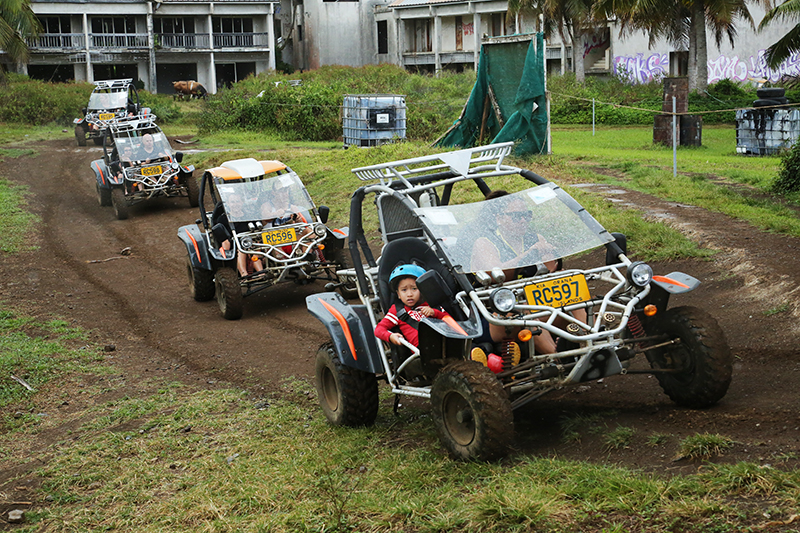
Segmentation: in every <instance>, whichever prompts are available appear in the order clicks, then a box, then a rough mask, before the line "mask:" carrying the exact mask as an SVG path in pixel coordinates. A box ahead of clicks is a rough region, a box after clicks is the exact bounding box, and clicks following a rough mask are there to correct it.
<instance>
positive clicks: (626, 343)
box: [307, 143, 732, 459]
mask: <svg viewBox="0 0 800 533" xmlns="http://www.w3.org/2000/svg"><path fill="white" fill-rule="evenodd" d="M511 148H512V143H502V144H495V145H489V146H484V147H478V148H473V149H466V150H459V151H455V152H449V153H442V154H439V155H433V156H425V157H418V158H414V159H408V160H403V161H395V162H390V163H385V164H379V165H374V166H370V167H364V168H358V169H354V170H353V172H354V173H355V174H356V176H358V177H359V178H360V179H361V180H363V181H365V182H366V184H365V185H364V186H362V187H361V188H359V189H358V190H356V191H355V193H354V194H353V196H352V203H351V211H350V217H351V218H350V232H351V233H350V241H349V249H350V252H351V255H352V260H353V266H354V268H353V274H354V275H355V276H356V279H357V288H358V292H359V297H360V300H361V303H360V304H358V305H350V304H348V303H347V302H345V301H344V300H343V299H342V298H340V297H339V295H338V294H335V293H321V294H314V295H310V296H308V297H307V306H308V310H309V312H311V313H312V314H313V315H314V316H315V317H316V318H318V319H319V320H320V321H321V322H322V323H323V324H324V325H325V326H326V328H327V329H328V332H329V333H330V336H331V340H330V342H327V343H325V344H324V345H323V346H322V347H321V348H320V349H319V351H318V353H317V357H316V371H315V373H316V383H317V391H318V395H319V400H320V403H321V406H322V410H323V411H324V413H325V415H326V417H327V419H328V420H329V421H330V422H331V423H333V424H335V425H347V426H358V425H371V424H373V423H374V421H375V418H376V414H377V410H378V386H377V383H378V380H379V379H380V380H385V381H386V382H387V383H388V384H389V386H390V387H391V390H392V392H393V393H394V394H395V408H396V406H397V400H398V399H399V397H400V396H403V395H406V396H416V397H421V398H428V399H429V400H430V402H431V410H432V419H433V421H434V425H435V427H436V431H437V433H438V435H439V437H440V440H441V442H442V443H443V445H444V447H445V448H446V449H447V450H448V452H449V453H450V454H451V455H452V456H453V457H455V458H460V459H491V458H494V457H498V456H502V455H503V454H506V453H507V452H508V449H509V445H510V443H511V442H512V436H513V431H514V418H513V414H512V413H513V411H514V410H515V409H518V408H519V407H521V406H523V405H525V404H527V403H529V402H531V401H533V400H535V399H537V398H540V397H541V396H543V395H544V394H546V393H548V392H550V391H553V390H556V389H559V388H562V387H564V386H567V385H574V384H578V383H582V382H587V381H592V380H597V379H600V378H603V377H606V376H611V375H616V374H626V373H630V372H634V371H636V372H646V373H652V374H655V376H656V377H657V378H658V382H659V384H660V385H661V387H662V389H663V390H664V392H666V394H667V395H668V396H669V397H670V398H671V399H672V400H673V401H674V402H676V403H677V404H679V405H681V406H686V407H690V408H704V407H708V406H711V405H713V404H714V403H716V402H717V401H719V400H720V399H721V398H722V397H723V396H724V395H725V394H726V392H727V389H728V386H729V383H730V380H731V371H732V359H731V352H730V350H729V348H728V345H727V342H726V339H725V335H724V333H723V331H722V330H721V329H720V327H719V325H718V324H717V322H716V320H715V319H714V318H712V317H711V316H710V315H709V314H708V313H706V312H705V311H703V310H701V309H698V308H694V307H674V308H668V303H669V299H670V296H671V295H673V294H681V293H684V292H687V291H691V290H693V289H694V288H695V287H697V286H698V284H699V281H698V280H696V279H695V278H693V277H691V276H689V275H687V274H684V273H681V272H673V273H671V274H668V275H666V276H659V275H653V271H652V269H651V267H650V266H649V265H647V264H646V263H644V262H641V261H631V260H630V259H629V258H628V257H627V256H626V247H627V246H626V239H625V237H624V235H622V234H612V233H609V232H608V231H606V230H605V229H604V228H603V227H602V226H601V225H600V224H599V223H598V222H597V221H596V220H595V219H594V218H593V217H592V216H591V215H589V214H588V213H587V212H586V211H585V210H584V209H583V208H582V207H581V205H579V204H578V202H577V201H575V200H574V199H573V198H572V197H571V196H570V195H569V194H568V193H567V192H566V191H564V190H563V189H562V188H560V187H558V186H557V185H556V184H554V183H552V182H549V181H548V180H547V179H545V178H543V177H541V176H539V175H538V174H535V173H534V172H531V171H529V170H524V169H520V168H516V167H513V166H509V165H506V164H504V163H503V160H504V158H505V156H507V155H508V154H509V153H510V150H511ZM513 176H516V177H519V178H520V180H519V182H518V185H519V186H520V187H527V188H524V189H523V190H520V191H518V192H513V193H510V194H506V195H505V196H499V197H496V198H493V199H489V200H486V199H484V197H485V196H484V195H486V194H487V193H488V192H489V191H490V190H491V189H490V187H489V186H488V184H487V181H489V180H490V179H495V180H497V179H502V180H503V183H508V182H509V181H508V180H509V178H510V177H513ZM525 180H527V181H525ZM476 185H477V189H476V187H475V186H476ZM470 195H472V196H470ZM470 197H471V198H473V199H474V201H473V202H465V203H460V204H455V203H453V202H451V200H452V199H454V198H460V199H463V198H470ZM367 198H369V200H370V201H369V202H367V201H366V200H367ZM365 205H370V206H371V205H375V206H376V207H377V212H378V220H379V223H380V228H379V230H380V233H381V237H382V240H383V248H382V250H381V253H380V255H379V257H378V258H377V259H375V258H374V255H373V253H372V251H371V250H370V247H369V246H368V245H367V240H366V238H365V231H366V229H365V228H364V225H363V218H362V209H363V207H364V206H365ZM509 230H513V231H511V232H509ZM515 232H516V233H522V234H525V236H526V237H527V236H531V238H530V239H529V241H528V242H529V244H526V245H524V246H522V247H520V246H519V245H517V250H516V251H515V252H514V253H510V252H509V251H508V250H509V249H510V248H512V247H511V246H509V247H508V248H506V249H505V253H504V254H502V255H503V257H502V260H501V264H499V265H497V266H496V267H491V265H487V264H485V263H484V262H483V260H484V259H485V256H486V255H487V254H486V253H485V252H484V251H483V250H484V248H483V246H484V245H486V243H493V244H492V245H493V246H496V247H497V249H498V250H499V249H503V248H504V247H505V244H504V243H503V241H508V242H509V243H510V242H512V241H513V240H515V239H514V237H515ZM520 240H522V239H516V242H519V241H520ZM531 243H532V244H531ZM601 247H605V264H600V265H598V266H596V267H593V268H587V269H574V268H573V269H570V268H563V261H561V260H562V259H563V258H567V257H570V256H575V255H576V254H582V255H583V257H584V258H585V259H581V260H582V261H583V260H589V259H594V258H595V257H596V256H599V259H597V262H602V254H591V253H589V251H590V250H593V249H595V248H601ZM476 252H477V253H476ZM573 260H574V261H576V259H574V258H573ZM408 263H413V264H416V265H419V266H421V267H422V268H423V269H425V273H424V274H423V275H421V276H420V277H419V278H418V279H417V286H418V287H419V289H420V291H421V293H422V296H423V298H424V299H425V300H427V302H428V303H429V304H431V305H435V306H441V307H442V308H444V310H445V311H447V312H448V313H449V314H450V315H451V317H452V320H449V321H448V320H436V319H433V318H423V319H422V320H421V321H419V324H418V333H419V345H418V346H413V345H411V344H408V343H405V345H401V346H397V345H393V344H387V345H384V344H383V343H382V342H379V341H377V340H376V338H375V335H374V333H373V332H374V328H375V325H376V323H377V322H378V320H379V319H380V317H381V316H382V315H383V314H384V313H386V312H387V309H388V308H389V307H390V306H391V304H392V302H393V301H394V300H393V298H394V295H393V294H391V290H390V286H389V283H388V279H389V274H390V273H391V272H392V270H393V269H394V268H395V267H396V266H397V265H400V264H408ZM553 263H556V266H552V267H548V266H547V265H548V264H549V265H552V264H553ZM558 263H561V265H560V266H558V265H557V264H558ZM492 330H495V331H497V330H499V331H500V333H501V335H500V337H499V338H496V337H494V335H493V334H492ZM487 332H488V333H489V335H487ZM545 334H547V335H550V336H551V337H552V338H553V339H557V340H558V342H557V343H556V346H557V349H554V350H552V353H543V350H537V348H536V344H537V337H539V336H542V335H545ZM539 340H540V341H541V340H542V339H539ZM484 342H485V343H484ZM476 348H477V349H476ZM639 355H643V356H644V358H646V360H647V362H649V366H643V365H638V366H639V367H642V368H641V370H634V369H633V368H631V363H632V362H633V361H634V358H635V357H637V356H639Z"/></svg>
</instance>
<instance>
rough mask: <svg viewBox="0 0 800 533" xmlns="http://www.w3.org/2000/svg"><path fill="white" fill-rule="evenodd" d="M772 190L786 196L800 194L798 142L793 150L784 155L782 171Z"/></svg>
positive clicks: (799, 147)
mask: <svg viewBox="0 0 800 533" xmlns="http://www.w3.org/2000/svg"><path fill="white" fill-rule="evenodd" d="M772 190H773V191H775V192H776V193H779V194H786V195H792V194H793V193H800V142H796V143H795V144H794V146H793V147H792V149H791V150H789V151H787V152H785V153H784V154H783V156H782V158H781V171H780V173H779V174H778V179H776V180H775V182H774V183H773V184H772ZM795 196H797V195H796V194H795Z"/></svg>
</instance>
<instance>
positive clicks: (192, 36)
mask: <svg viewBox="0 0 800 533" xmlns="http://www.w3.org/2000/svg"><path fill="white" fill-rule="evenodd" d="M210 42H211V38H210V36H209V35H208V34H207V33H159V34H156V48H160V49H161V50H208V49H210V48H211V46H210V45H209V43H210Z"/></svg>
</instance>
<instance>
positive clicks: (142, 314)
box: [0, 137, 800, 470]
mask: <svg viewBox="0 0 800 533" xmlns="http://www.w3.org/2000/svg"><path fill="white" fill-rule="evenodd" d="M28 146H30V145H28ZM30 147H32V148H34V149H35V150H36V151H37V153H36V155H35V156H33V157H22V158H18V159H10V158H7V159H6V160H5V161H4V162H3V163H2V164H0V176H3V177H5V178H8V179H10V180H12V181H14V182H18V183H21V184H24V185H26V186H27V187H29V189H30V191H31V193H32V195H31V197H30V207H31V209H32V210H33V211H34V212H36V213H37V214H39V215H40V216H41V220H42V221H41V225H40V227H38V228H37V237H36V238H37V239H38V243H37V244H38V246H39V248H38V250H37V251H35V252H31V253H25V254H20V255H16V256H11V257H8V256H3V257H2V258H0V275H2V281H0V299H2V300H3V301H6V302H14V303H15V304H17V305H19V306H20V307H21V308H22V309H25V310H27V311H28V312H30V313H32V314H35V315H38V316H42V317H47V316H51V315H55V316H60V317H67V318H68V319H70V320H73V321H74V323H75V324H76V325H79V326H82V327H85V328H90V329H91V330H93V331H94V332H95V339H93V340H95V341H96V342H97V343H100V344H113V345H115V346H116V357H115V360H116V361H117V363H118V364H120V365H122V366H123V367H124V368H125V371H126V372H127V373H128V374H129V377H130V378H136V377H137V376H147V375H153V373H158V374H163V375H164V376H165V377H167V378H169V379H189V380H192V381H194V382H196V383H200V384H203V383H206V384H208V386H218V385H219V384H223V383H224V382H232V383H234V384H236V385H238V386H241V387H244V388H247V389H250V390H251V391H253V392H254V393H256V394H257V393H258V392H259V391H260V390H262V388H265V389H271V388H273V386H274V385H275V384H276V383H277V382H278V381H279V380H281V379H282V378H285V377H288V376H302V377H310V376H311V375H312V372H313V356H314V353H315V351H316V349H317V347H318V346H319V345H320V344H321V343H322V342H323V341H324V340H326V338H327V334H326V332H325V330H324V328H323V327H322V326H321V325H320V324H319V323H318V322H317V321H316V320H314V319H313V317H311V315H309V314H308V312H307V311H306V307H305V296H306V295H307V294H310V293H311V292H313V291H317V290H321V289H322V287H321V286H319V285H309V286H304V287H301V286H295V285H291V284H288V285H281V286H277V287H274V288H272V289H269V290H266V291H263V292H261V293H260V294H257V295H254V296H251V297H248V298H246V299H245V310H244V318H242V319H241V320H239V321H236V322H229V321H225V320H224V319H222V318H221V317H220V316H219V313H218V309H217V306H216V303H215V302H213V301H212V302H207V303H197V302H195V301H194V300H193V299H192V298H191V297H190V296H189V289H188V282H187V276H186V271H185V266H184V258H185V255H186V254H185V250H184V248H183V244H182V243H181V242H180V241H179V240H178V238H177V229H178V227H179V226H181V225H184V224H188V223H191V222H193V221H194V220H195V219H196V218H197V210H196V208H194V209H193V208H190V207H189V205H188V200H186V199H185V198H182V199H171V200H163V201H156V202H152V203H147V204H142V205H140V206H136V207H134V208H132V209H131V214H130V219H129V220H123V221H118V220H116V219H115V218H114V215H113V211H112V209H111V208H107V207H100V206H99V205H98V202H97V198H96V194H95V189H94V183H93V176H92V174H91V171H90V169H89V163H90V162H91V161H92V160H93V159H96V158H99V157H100V155H101V152H100V151H99V149H98V148H94V147H88V148H78V147H76V146H75V144H74V140H73V139H71V137H70V138H69V139H65V140H60V141H51V142H43V143H38V144H35V145H33V146H30ZM551 177H553V178H557V177H556V176H551ZM593 189H594V190H596V191H597V192H598V193H602V194H606V195H608V196H609V197H610V198H615V199H616V200H618V201H619V203H627V204H630V205H631V206H636V207H638V208H640V209H643V210H644V212H645V213H646V214H648V215H649V216H654V217H656V218H659V219H661V220H667V221H669V222H670V223H672V224H674V225H676V227H680V228H681V229H682V230H683V231H685V232H687V233H688V234H690V235H692V236H694V238H697V239H698V240H701V241H702V242H703V244H704V245H705V246H709V247H712V248H716V249H718V250H719V251H720V252H719V253H718V254H717V256H715V259H714V260H713V261H709V262H700V261H686V262H680V263H675V264H655V265H654V269H655V270H656V271H657V273H662V274H666V273H669V272H672V271H674V270H681V271H684V272H687V273H689V274H691V275H693V276H695V277H697V278H699V279H700V280H701V281H702V282H703V284H702V285H701V287H700V288H699V289H698V290H697V291H695V292H693V293H691V294H689V295H684V296H681V297H679V298H676V299H675V300H674V305H697V306H700V307H703V308H705V309H706V310H708V311H709V312H710V313H711V314H712V315H714V316H715V317H717V318H718V319H719V321H720V324H721V325H722V327H723V329H724V330H725V333H726V335H727V337H728V341H729V343H730V345H731V348H732V350H733V352H734V354H735V361H736V363H735V369H734V381H733V384H732V385H731V388H730V391H729V392H728V395H727V396H726V397H725V398H724V399H723V401H722V402H721V403H720V404H719V405H718V406H716V407H714V408H712V409H708V410H705V411H688V410H685V409H680V408H677V407H675V406H674V405H673V404H672V403H671V402H670V400H669V399H668V398H667V397H666V396H665V395H664V394H663V393H662V392H661V390H660V388H659V387H658V385H657V383H656V380H655V379H654V378H652V377H649V376H646V375H636V376H634V375H629V376H624V377H623V376H619V377H613V378H608V379H606V380H603V381H602V382H601V383H593V384H588V385H586V386H583V387H578V388H570V389H565V390H564V391H560V392H557V393H553V394H551V395H549V396H546V397H544V398H543V399H541V400H539V401H537V402H534V403H533V404H531V405H529V406H527V407H525V408H523V409H522V410H521V411H520V412H518V413H517V426H518V427H517V430H518V444H519V447H520V448H522V449H526V450H528V451H530V452H532V453H537V454H543V455H547V454H551V453H559V454H560V455H562V456H566V457H573V458H585V459H594V460H608V459H610V460H612V461H614V462H621V463H625V464H629V465H634V466H639V467H641V468H646V469H650V468H652V469H656V470H661V469H670V470H671V469H676V470H681V469H692V468H695V467H696V466H697V465H696V464H695V465H693V464H691V463H689V462H687V461H675V460H674V459H675V455H674V450H675V449H676V445H677V443H678V442H679V440H680V439H681V438H683V437H685V436H687V435H692V434H695V433H703V432H709V433H720V434H722V435H725V436H728V437H730V438H732V439H734V440H735V441H736V443H737V444H736V445H735V446H734V449H733V450H732V451H731V452H729V453H728V454H726V455H725V457H724V458H723V459H722V460H725V461H736V460H751V461H755V462H761V463H775V464H781V465H785V466H792V465H793V466H797V464H798V462H800V459H799V458H798V457H797V454H796V451H797V450H798V449H800V409H798V406H800V348H799V347H798V345H797V338H798V327H797V320H798V309H800V305H799V304H798V300H800V293H798V286H799V285H798V280H800V273H799V272H798V269H797V258H798V251H800V241H798V240H797V239H791V238H785V237H779V236H775V235H771V234H767V233H764V232H760V231H757V230H754V229H753V228H752V227H750V226H749V225H747V224H744V223H739V222H736V221H734V220H732V219H730V218H728V217H725V216H722V215H717V214H714V213H709V212H706V211H704V210H702V209H699V208H694V207H691V206H681V205H677V204H674V203H669V202H663V201H658V200H656V199H653V198H651V197H648V196H646V195H642V194H638V193H633V192H626V191H623V190H620V189H613V190H611V189H608V188H605V187H599V186H598V187H593ZM318 201H319V199H318ZM126 247H130V249H131V251H132V253H131V255H130V256H119V252H120V251H121V250H122V249H124V248H126ZM111 258H113V259H111ZM106 259H110V260H107V261H106ZM782 305H783V307H781V306H782ZM778 309H783V310H782V311H781V312H778V313H775V314H771V315H769V316H768V314H767V313H768V312H770V311H775V310H778ZM129 381H131V382H135V381H136V380H135V379H130V380H129ZM134 386H135V385H134ZM382 409H386V410H387V411H388V410H389V409H390V406H388V405H387V406H383V407H382ZM612 410H613V411H614V412H615V414H613V415H610V414H608V411H612ZM592 413H603V416H602V417H601V418H600V422H597V423H599V424H601V425H605V426H608V427H609V428H614V427H616V426H618V425H619V426H627V427H631V428H633V429H635V430H636V433H635V437H634V441H633V445H631V446H630V447H628V448H626V449H624V450H615V451H614V452H613V454H612V453H609V452H607V451H606V450H605V449H604V447H603V445H602V443H601V442H600V441H599V439H601V438H602V432H600V433H598V432H592V431H588V429H590V428H587V431H584V432H582V438H581V440H580V441H572V442H571V443H570V444H567V445H566V446H564V444H563V439H562V438H561V434H560V426H559V421H560V419H561V418H562V417H564V416H572V415H576V414H592ZM655 433H658V434H665V435H668V442H667V444H665V445H661V446H657V447H654V446H646V445H645V443H646V440H647V437H648V436H650V435H652V434H655ZM557 446H560V447H558V448H557ZM789 454H794V456H793V458H792V456H791V455H789ZM787 455H789V457H788V458H787V457H786V456H787Z"/></svg>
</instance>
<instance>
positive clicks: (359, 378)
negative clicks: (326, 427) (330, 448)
mask: <svg viewBox="0 0 800 533" xmlns="http://www.w3.org/2000/svg"><path fill="white" fill-rule="evenodd" d="M314 374H315V377H316V387H317V397H318V398H319V403H320V406H321V407H322V411H323V412H324V413H325V418H327V419H328V421H329V422H330V423H331V424H333V425H335V426H350V427H357V426H371V425H372V424H374V423H375V417H376V416H377V415H378V380H377V379H376V377H375V374H370V373H368V372H364V371H361V370H358V369H357V368H352V367H349V366H347V365H345V364H344V363H342V362H341V360H340V359H339V356H338V355H337V354H336V350H335V349H334V347H333V344H331V343H330V342H327V343H325V344H323V345H322V346H320V348H319V350H318V351H317V358H316V364H315V370H314Z"/></svg>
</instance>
